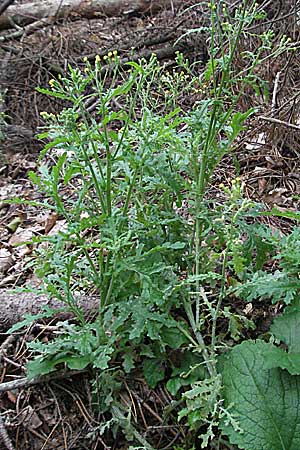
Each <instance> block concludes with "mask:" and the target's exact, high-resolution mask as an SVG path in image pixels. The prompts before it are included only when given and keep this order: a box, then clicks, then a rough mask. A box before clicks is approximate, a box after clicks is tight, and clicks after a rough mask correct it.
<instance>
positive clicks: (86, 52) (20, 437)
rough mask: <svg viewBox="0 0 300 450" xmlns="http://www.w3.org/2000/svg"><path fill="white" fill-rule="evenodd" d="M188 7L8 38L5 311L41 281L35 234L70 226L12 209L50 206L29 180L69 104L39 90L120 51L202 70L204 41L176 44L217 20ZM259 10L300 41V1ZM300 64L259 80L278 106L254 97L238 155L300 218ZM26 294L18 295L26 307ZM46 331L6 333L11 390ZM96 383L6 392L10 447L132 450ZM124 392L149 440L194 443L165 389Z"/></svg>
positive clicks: (230, 164) (3, 47)
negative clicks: (10, 300)
mask: <svg viewBox="0 0 300 450" xmlns="http://www.w3.org/2000/svg"><path fill="white" fill-rule="evenodd" d="M170 3H172V2H170ZM182 3H183V4H182V6H181V7H179V8H178V7H173V8H172V7H171V8H167V9H165V10H163V11H160V12H159V13H157V14H155V15H149V14H148V15H138V14H134V15H130V16H122V17H115V18H105V17H100V18H98V19H94V20H84V19H79V20H76V21H74V20H73V21H70V20H67V19H65V20H63V21H58V22H57V23H55V24H52V25H49V26H47V27H45V28H42V29H40V30H37V31H35V32H34V33H32V34H30V35H23V36H21V37H19V38H18V39H7V40H4V39H3V41H2V40H1V36H6V35H7V34H8V32H7V31H5V32H4V31H3V32H1V33H0V65H1V67H0V86H1V92H2V96H3V102H2V106H1V110H2V111H4V112H5V115H6V118H7V119H6V121H7V128H6V129H4V139H3V141H2V144H1V151H0V302H1V296H2V295H3V296H4V295H6V294H7V292H8V291H10V290H12V289H16V288H20V287H26V286H29V285H30V286H34V287H38V286H39V284H40V280H39V279H38V277H37V276H36V274H34V273H33V271H32V269H31V265H30V264H29V261H30V260H31V258H34V256H33V251H34V248H33V246H32V245H30V244H28V245H26V244H23V245H19V246H18V244H19V243H22V242H24V241H30V240H31V239H32V238H33V237H34V236H35V235H39V236H40V235H48V234H49V233H54V232H56V231H57V230H59V229H61V228H62V227H63V226H64V223H63V221H62V220H60V218H59V217H57V216H56V215H53V214H52V215H51V214H49V213H48V212H47V211H45V210H43V208H42V207H38V206H35V207H34V206H32V205H28V204H26V203H25V202H24V203H23V204H22V203H21V204H7V203H5V201H6V200H9V199H11V198H13V197H18V198H22V199H26V200H30V201H31V200H34V201H36V202H39V201H42V200H43V199H42V198H41V197H40V195H41V194H39V193H38V192H37V191H36V190H35V188H34V187H33V185H32V183H31V182H30V181H29V179H28V172H29V171H31V170H33V171H34V170H35V169H36V167H37V158H38V155H39V152H40V150H41V149H42V147H43V143H41V142H40V141H39V140H38V139H36V138H35V136H36V134H37V133H38V131H39V130H40V129H41V127H43V125H44V122H43V119H42V117H41V115H40V113H41V112H42V111H47V112H49V113H50V112H54V113H55V112H57V111H58V110H60V109H61V108H62V106H63V105H62V104H61V103H60V102H59V101H57V102H53V101H52V100H51V101H50V100H49V99H48V98H47V97H46V96H45V95H42V94H40V93H38V92H37V91H36V87H37V86H41V87H47V86H48V83H49V80H50V79H52V78H54V77H56V76H57V75H58V74H59V73H60V74H63V73H64V71H65V70H66V68H67V65H68V64H71V65H72V66H78V67H80V68H83V67H84V64H85V63H84V58H88V59H90V60H94V58H95V56H96V55H97V54H99V55H100V56H104V55H106V54H107V53H108V52H110V51H113V50H117V51H118V54H119V56H120V58H121V59H122V58H132V57H134V58H137V57H146V58H148V57H149V55H150V54H151V53H152V52H153V53H156V54H157V55H158V59H160V60H161V64H165V67H166V70H170V69H171V68H173V67H174V66H175V50H174V48H175V49H179V50H180V51H182V52H183V54H184V56H185V57H186V58H188V59H189V61H190V63H191V64H193V70H194V71H195V72H197V71H199V73H200V72H201V70H202V69H203V66H204V62H205V61H206V59H207V54H208V49H207V40H206V39H207V36H206V35H205V33H198V34H191V35H189V36H187V37H186V38H185V39H184V40H183V41H179V43H178V42H177V40H178V38H180V37H181V36H182V35H184V34H185V33H186V32H187V31H188V30H190V29H191V28H198V27H201V26H205V23H206V14H207V13H206V12H205V10H204V9H203V7H202V3H200V4H199V5H198V6H196V7H194V8H192V9H186V8H187V7H188V6H191V5H197V4H198V3H199V2H198V1H193V0H187V1H186V2H182ZM260 3H266V6H267V8H266V9H267V20H266V21H265V22H266V23H265V25H262V27H264V28H263V29H264V30H269V29H272V30H274V32H275V33H276V34H277V36H278V39H280V37H281V36H282V34H286V35H288V36H289V37H291V39H292V40H293V41H298V39H299V26H300V25H299V20H300V18H299V16H298V14H299V12H298V13H297V12H292V13H291V11H292V7H293V5H294V2H292V1H288V2H284V3H282V2H280V1H273V2H260ZM298 9H299V7H298ZM184 11H185V12H184ZM248 44H249V43H248ZM174 45H175V47H174ZM244 45H245V43H244ZM299 67H300V57H299V52H294V53H292V54H290V55H288V57H286V55H283V56H279V57H278V58H276V59H273V60H271V61H269V62H268V63H267V64H266V66H265V67H264V70H263V72H262V73H260V76H261V78H262V79H264V80H266V82H267V86H268V91H269V98H268V100H266V99H265V98H264V97H263V95H261V97H259V95H257V96H256V97H255V98H253V96H251V95H250V94H249V96H247V95H245V96H244V97H243V99H242V101H241V108H243V107H247V108H248V107H251V106H254V107H257V108H258V110H259V113H258V114H256V115H255V116H254V117H253V118H252V119H251V120H250V121H249V124H248V126H247V130H246V131H245V132H244V133H243V135H242V137H241V138H240V140H239V142H238V146H237V149H236V157H237V159H238V161H239V166H240V176H241V179H242V181H243V183H244V184H245V194H246V196H247V197H249V198H251V199H253V200H255V201H258V202H260V203H263V204H264V205H265V206H266V207H268V208H272V207H274V206H276V208H278V209H279V210H282V211H285V212H286V211H295V210H296V211H299V207H300V170H299V169H300V167H299V164H300V158H299V152H300V116H299V109H300V108H299V105H300V101H299V95H300V72H299ZM199 99H201V94H199V93H197V92H195V93H194V94H193V95H191V96H190V97H185V98H182V99H181V104H180V106H181V107H182V108H183V109H187V110H188V109H189V108H190V107H191V105H193V104H194V103H195V102H197V101H198V100H199ZM273 119H275V120H273ZM234 173H235V165H234V161H232V160H229V159H228V160H226V161H223V163H222V167H220V168H219V169H218V171H217V173H216V176H215V180H214V182H215V185H218V184H219V183H221V182H222V183H226V182H227V181H228V180H229V179H231V178H232V177H233V176H234ZM214 193H215V191H214V186H212V187H211V193H210V195H211V196H212V197H213V196H214ZM266 220H268V221H269V223H270V224H271V226H274V227H276V228H277V229H279V230H281V231H282V232H285V231H286V230H287V229H289V228H290V227H291V225H293V221H292V220H288V219H286V218H285V219H280V218H276V219H274V218H272V219H266ZM18 295H19V294H15V297H14V300H15V301H17V299H18ZM21 295H22V294H20V296H21ZM21 298H22V297H20V299H21ZM247 314H248V316H249V319H251V320H254V322H255V323H256V325H258V326H259V327H260V329H261V330H263V329H264V327H265V326H267V325H266V324H267V323H269V320H270V317H271V316H273V315H274V314H276V310H275V307H274V308H273V307H270V309H269V310H268V311H266V310H264V309H263V308H261V307H259V306H257V307H256V308H255V307H254V308H252V309H249V311H248V313H247ZM47 325H48V329H47V328H45V327H44V326H43V322H42V321H41V322H40V323H39V324H37V325H35V326H33V327H29V328H28V329H27V330H26V332H25V333H20V334H14V335H11V336H7V335H5V331H6V330H5V329H3V330H0V332H1V333H0V335H1V345H0V360H1V367H0V382H1V383H6V382H9V381H15V380H19V379H23V377H25V373H26V370H25V365H26V361H27V359H28V358H29V357H30V354H29V352H28V351H27V350H26V342H28V341H30V340H32V339H34V338H36V336H38V335H42V336H43V339H44V341H46V340H47V339H50V338H51V325H52V324H51V323H50V324H47ZM49 325H50V327H49ZM90 379H91V374H90V373H89V372H88V371H86V372H83V373H79V374H77V375H74V374H73V375H71V376H70V374H69V375H68V376H67V377H66V378H64V377H63V376H62V377H61V379H52V380H51V381H49V382H44V383H40V384H35V385H33V386H24V387H23V388H22V389H13V388H12V389H8V390H6V391H5V392H3V393H1V396H0V418H1V417H2V421H3V424H4V427H5V430H6V431H5V430H3V426H1V422H0V448H1V449H2V448H3V449H5V448H8V449H9V448H14V449H16V450H17V449H19V450H26V449H28V450H29V449H30V450H41V449H45V450H46V449H49V450H50V449H69V450H71V449H76V450H80V449H89V450H92V449H93V450H96V449H111V450H113V449H115V450H122V449H127V448H129V445H128V444H127V443H126V438H125V437H124V435H123V434H122V433H118V434H117V435H116V436H112V435H109V434H106V433H104V434H103V435H101V434H100V433H99V430H100V428H101V421H100V420H99V417H100V416H101V412H99V411H95V409H94V408H93V407H92V402H93V398H92V397H93V395H94V393H93V392H92V391H91V385H90ZM124 385H125V386H126V388H125V389H124V391H122V392H121V394H120V396H121V398H122V401H123V402H124V404H125V405H131V407H132V414H133V418H132V420H133V421H134V423H135V424H136V426H137V428H138V430H139V433H141V434H142V435H143V436H146V437H147V439H148V440H149V441H150V442H151V443H152V445H153V447H154V448H157V449H167V448H170V449H172V448H174V449H175V448H176V442H177V441H178V442H180V441H182V439H184V432H185V431H184V427H181V426H178V427H176V426H175V425H173V423H172V421H170V420H169V419H168V420H167V421H165V418H164V411H165V409H166V408H167V407H168V406H169V405H170V404H171V402H172V398H171V396H170V394H169V392H168V391H167V389H166V388H165V386H164V384H163V383H161V384H159V385H158V387H157V388H155V389H150V388H148V387H147V385H146V383H145V381H144V379H143V377H142V376H141V374H140V373H138V372H137V373H136V377H135V378H134V379H131V380H126V382H125V384H124ZM172 414H173V413H171V416H172ZM175 416H176V414H174V416H173V419H174V417H175ZM174 423H176V419H174ZM6 435H8V436H9V440H7V436H6ZM1 440H2V442H1ZM10 445H13V447H10ZM224 448H226V447H224Z"/></svg>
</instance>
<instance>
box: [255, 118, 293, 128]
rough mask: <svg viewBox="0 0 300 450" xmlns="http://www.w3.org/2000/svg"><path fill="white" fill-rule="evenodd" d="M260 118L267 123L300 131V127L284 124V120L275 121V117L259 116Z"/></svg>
mask: <svg viewBox="0 0 300 450" xmlns="http://www.w3.org/2000/svg"><path fill="white" fill-rule="evenodd" d="M258 118H259V119H261V120H265V121H266V122H271V123H276V124H278V125H283V126H285V127H289V128H293V129H294V130H298V131H300V126H299V125H295V124H294V123H290V122H284V120H279V119H275V118H274V117H266V116H259V117H258Z"/></svg>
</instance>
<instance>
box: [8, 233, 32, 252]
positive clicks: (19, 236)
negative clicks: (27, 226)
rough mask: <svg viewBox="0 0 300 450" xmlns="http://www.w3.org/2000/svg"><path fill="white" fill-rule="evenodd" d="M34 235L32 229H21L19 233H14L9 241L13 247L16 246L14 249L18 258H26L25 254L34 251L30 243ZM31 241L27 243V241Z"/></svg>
mask: <svg viewBox="0 0 300 450" xmlns="http://www.w3.org/2000/svg"><path fill="white" fill-rule="evenodd" d="M33 236H34V233H33V232H32V231H31V230H24V229H21V230H20V231H18V232H17V233H14V234H13V236H12V237H11V238H10V240H9V241H8V244H9V245H10V246H11V247H16V248H15V251H14V256H17V257H18V258H24V256H25V255H28V254H29V253H31V252H32V248H31V246H29V245H30V243H31V240H32V238H33ZM27 242H28V243H29V245H28V244H26V243H27Z"/></svg>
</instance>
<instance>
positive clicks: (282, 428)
mask: <svg viewBox="0 0 300 450" xmlns="http://www.w3.org/2000/svg"><path fill="white" fill-rule="evenodd" d="M274 349H275V350H276V347H274V346H273V345H272V344H268V343H265V342H263V341H259V340H258V341H256V342H254V341H245V342H243V343H242V344H239V345H237V346H236V347H235V348H234V349H233V350H231V351H230V352H229V353H227V354H226V355H224V356H222V357H221V358H220V366H221V367H220V370H221V372H222V377H223V386H224V387H223V395H224V401H225V407H229V406H231V409H230V411H231V414H232V415H234V417H235V419H236V421H237V423H238V425H239V427H240V429H235V428H234V427H233V425H232V424H231V423H229V422H228V421H227V420H226V419H224V420H223V421H222V423H221V429H222V431H223V432H224V433H225V434H226V435H228V436H229V438H230V442H231V443H232V444H236V445H237V446H238V447H239V448H241V449H245V450H261V449H264V450H284V449H289V450H297V449H298V448H299V445H300V420H299V410H300V400H299V398H300V395H299V394H300V378H299V376H292V375H290V373H288V371H286V370H282V369H281V368H280V366H279V364H278V362H277V359H276V353H275V354H274V353H273V351H274ZM278 350H280V349H278ZM270 354H271V355H272V356H271V357H270ZM268 355H269V357H268ZM267 357H268V358H267ZM266 358H267V359H268V361H267V362H266ZM298 358H299V356H298ZM270 359H271V360H272V364H271V366H272V368H270Z"/></svg>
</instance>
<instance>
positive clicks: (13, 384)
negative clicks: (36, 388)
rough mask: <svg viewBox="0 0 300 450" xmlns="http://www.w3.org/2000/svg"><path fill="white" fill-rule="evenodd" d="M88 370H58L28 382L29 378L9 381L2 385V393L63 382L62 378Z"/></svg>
mask: <svg viewBox="0 0 300 450" xmlns="http://www.w3.org/2000/svg"><path fill="white" fill-rule="evenodd" d="M86 371H87V369H84V370H69V371H67V370H64V369H63V370H57V371H56V372H52V373H49V374H47V375H43V376H41V377H37V378H33V379H31V380H28V378H26V377H25V378H19V379H18V380H13V381H7V382H6V383H0V392H7V391H12V390H15V389H23V388H27V387H29V386H33V385H34V384H39V383H48V382H49V381H52V380H61V379H62V378H69V377H73V376H74V375H80V374H82V373H84V372H86Z"/></svg>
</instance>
